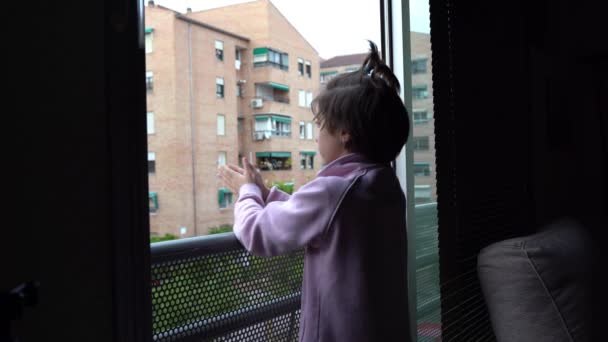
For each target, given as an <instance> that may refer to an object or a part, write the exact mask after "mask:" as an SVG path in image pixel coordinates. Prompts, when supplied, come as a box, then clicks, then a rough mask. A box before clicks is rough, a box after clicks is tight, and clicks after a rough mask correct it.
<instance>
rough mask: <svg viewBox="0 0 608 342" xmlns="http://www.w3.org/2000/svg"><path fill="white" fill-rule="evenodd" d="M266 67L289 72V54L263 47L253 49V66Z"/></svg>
mask: <svg viewBox="0 0 608 342" xmlns="http://www.w3.org/2000/svg"><path fill="white" fill-rule="evenodd" d="M266 65H270V66H273V67H275V68H279V69H281V70H289V54H287V53H285V52H279V51H276V50H273V49H270V48H265V47H263V48H255V49H253V66H254V67H263V66H266Z"/></svg>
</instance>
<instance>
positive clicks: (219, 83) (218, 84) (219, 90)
mask: <svg viewBox="0 0 608 342" xmlns="http://www.w3.org/2000/svg"><path fill="white" fill-rule="evenodd" d="M215 95H216V97H218V98H224V78H223V77H216V78H215Z"/></svg>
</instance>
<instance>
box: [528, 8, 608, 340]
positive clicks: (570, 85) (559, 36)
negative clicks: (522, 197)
mask: <svg viewBox="0 0 608 342" xmlns="http://www.w3.org/2000/svg"><path fill="white" fill-rule="evenodd" d="M602 7H603V6H602V4H601V2H593V1H578V2H572V1H543V2H535V3H534V4H533V5H532V6H531V11H530V12H529V14H528V18H527V23H528V27H529V31H530V34H529V35H528V44H527V45H528V53H529V60H530V74H529V85H530V93H531V95H532V96H531V102H530V113H531V118H532V123H533V132H534V135H533V144H532V146H531V148H532V150H533V152H534V153H533V155H534V158H533V160H532V164H531V170H533V183H532V184H533V191H534V192H533V195H534V198H535V218H536V223H537V225H541V224H545V223H547V222H550V221H552V220H554V219H556V218H558V217H563V216H571V217H575V218H576V219H578V220H579V221H581V222H582V223H583V224H584V226H585V227H587V228H588V230H589V231H590V233H591V235H592V237H593V241H594V242H595V245H594V246H589V248H593V250H594V252H595V257H594V260H595V264H594V265H593V270H594V272H593V274H592V275H591V276H592V278H593V289H592V298H593V304H594V309H593V312H592V317H593V318H592V322H591V323H592V324H591V327H592V329H593V334H594V335H593V336H594V337H593V338H592V340H603V339H605V332H604V330H605V328H604V326H605V323H604V322H603V319H602V316H604V315H603V312H604V311H605V307H606V305H607V303H608V300H607V298H606V293H605V289H606V288H607V287H608V283H607V281H606V279H605V277H604V275H603V272H602V270H605V269H606V264H607V263H608V253H607V252H606V247H605V246H606V244H607V243H608V231H607V229H606V228H607V227H608V216H607V215H608V137H607V134H608V43H607V41H606V35H607V33H608V29H606V28H605V18H603V13H605V10H603V8H602Z"/></svg>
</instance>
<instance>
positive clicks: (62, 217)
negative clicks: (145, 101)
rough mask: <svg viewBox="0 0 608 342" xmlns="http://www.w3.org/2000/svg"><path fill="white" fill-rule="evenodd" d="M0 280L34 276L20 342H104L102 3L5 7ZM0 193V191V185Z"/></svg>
mask: <svg viewBox="0 0 608 342" xmlns="http://www.w3.org/2000/svg"><path fill="white" fill-rule="evenodd" d="M3 13H4V14H5V15H6V17H5V20H6V21H4V24H5V25H8V27H7V29H5V30H4V32H5V36H6V40H5V45H4V47H3V55H4V56H5V58H6V57H8V61H6V62H5V68H4V69H5V72H4V73H3V74H4V76H5V77H4V78H3V81H4V83H5V86H8V95H7V96H6V97H5V102H4V104H5V106H6V107H5V111H3V112H4V117H5V118H6V119H8V120H6V121H5V123H4V124H3V127H4V129H3V131H4V133H5V134H3V135H4V139H5V144H4V147H5V150H7V153H6V154H5V158H4V160H3V162H2V165H3V166H4V169H5V170H8V173H9V175H8V176H7V178H6V183H5V187H4V188H5V190H6V189H8V195H7V198H9V199H10V201H9V203H8V204H7V205H6V206H5V211H4V215H3V216H4V217H7V218H8V222H6V221H5V224H6V225H5V227H4V229H3V238H2V245H3V246H2V248H0V263H1V264H2V276H1V277H0V288H1V289H2V290H6V289H9V288H11V287H13V286H15V285H17V283H19V282H22V281H25V280H38V281H40V284H41V287H40V298H39V304H38V306H37V307H35V308H32V309H30V308H27V309H26V310H25V311H24V315H23V318H22V320H21V321H19V322H16V323H15V324H14V327H15V332H16V334H17V336H19V337H20V338H21V339H20V341H23V342H28V341H104V342H107V341H111V340H113V336H112V334H113V328H112V316H113V314H112V305H113V304H112V279H113V278H112V244H111V235H110V234H111V231H110V215H109V213H110V187H109V181H110V172H109V170H110V164H109V160H110V158H109V149H108V131H107V129H108V126H107V116H106V107H105V106H106V105H105V103H106V102H105V101H106V99H105V90H104V87H105V83H104V82H105V81H104V79H105V72H106V70H105V67H104V25H103V24H104V14H105V13H104V1H71V2H70V1H68V2H65V1H64V2H52V1H33V2H28V3H27V4H26V3H14V4H5V7H4V8H3ZM5 194H6V193H5Z"/></svg>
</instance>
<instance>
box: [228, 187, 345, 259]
mask: <svg viewBox="0 0 608 342" xmlns="http://www.w3.org/2000/svg"><path fill="white" fill-rule="evenodd" d="M348 186H349V181H348V180H346V179H343V178H340V177H320V178H317V179H315V180H313V181H312V182H310V183H308V184H306V185H305V186H303V187H301V188H300V189H299V190H298V191H297V192H296V193H294V194H293V195H291V196H288V195H287V194H285V195H287V196H288V197H283V198H286V200H284V201H280V200H274V201H267V203H264V201H263V200H262V196H261V191H260V189H259V188H258V187H257V186H256V185H254V184H245V185H243V186H242V187H241V189H240V190H239V199H238V200H237V202H236V204H235V208H234V216H235V223H234V234H235V235H236V237H237V238H238V239H239V241H240V242H241V243H242V244H243V246H244V247H245V249H247V250H248V251H249V252H250V253H252V254H254V255H260V256H273V255H280V254H285V253H289V252H292V251H295V250H297V249H300V248H303V247H305V246H306V245H308V244H309V243H310V242H311V241H312V240H313V239H315V238H317V237H319V236H321V235H322V234H323V232H324V231H325V230H326V228H327V226H328V225H329V223H330V221H331V219H332V217H333V215H334V212H335V211H336V209H337V207H338V205H339V202H340V201H341V199H342V197H343V195H344V194H345V193H346V190H347V188H348ZM275 196H282V195H275ZM268 197H269V198H270V199H272V198H271V197H270V195H269V196H268Z"/></svg>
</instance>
